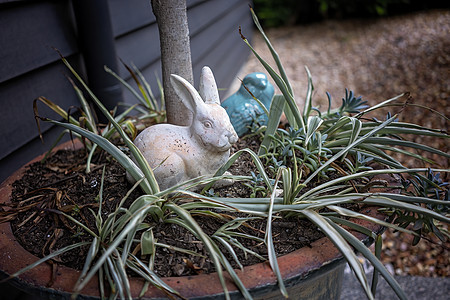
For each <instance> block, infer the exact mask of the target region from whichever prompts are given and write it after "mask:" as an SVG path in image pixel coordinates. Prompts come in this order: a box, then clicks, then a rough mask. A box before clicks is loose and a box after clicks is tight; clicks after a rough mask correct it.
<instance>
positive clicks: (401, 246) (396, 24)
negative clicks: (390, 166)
mask: <svg viewBox="0 0 450 300" xmlns="http://www.w3.org/2000/svg"><path fill="white" fill-rule="evenodd" d="M243 34H244V35H245V34H246V32H245V28H243ZM266 34H267V35H268V37H269V39H270V40H271V42H272V45H273V46H274V47H275V49H276V51H277V52H278V54H279V56H280V58H281V61H282V63H283V65H284V67H285V69H286V72H287V75H288V77H289V79H290V82H291V84H292V86H293V88H294V94H295V95H296V101H297V103H298V104H299V106H300V107H302V105H303V99H304V95H305V94H306V87H307V77H306V72H305V69H304V66H307V67H308V68H309V70H310V71H311V74H312V78H313V83H314V87H315V92H314V93H315V94H314V98H313V99H314V101H315V102H314V105H315V106H322V109H326V107H327V101H326V95H325V92H326V91H328V92H329V93H330V94H331V96H332V98H333V99H334V106H339V105H340V103H341V98H342V97H343V95H344V89H345V88H348V89H350V90H353V91H354V92H355V94H356V95H357V96H359V95H362V96H363V99H366V100H368V101H369V104H370V105H374V104H376V103H379V102H381V101H383V100H386V99H389V98H392V97H393V96H396V95H399V94H401V93H404V92H410V94H411V96H412V98H413V103H414V104H415V105H426V106H427V107H430V108H431V109H434V110H436V111H438V112H440V113H441V114H443V115H445V116H447V118H448V117H449V116H450V106H449V105H448V103H449V95H450V81H449V79H450V76H449V73H450V10H440V11H428V12H420V13H415V14H409V15H403V16H396V17H391V18H383V19H373V20H346V21H335V20H331V21H326V22H322V23H317V24H311V25H303V26H293V27H283V28H275V29H269V30H267V31H266ZM252 45H253V46H254V48H255V49H256V51H257V52H258V53H259V54H260V55H261V56H262V57H263V58H264V59H266V60H267V61H268V62H269V63H270V64H271V65H273V66H275V64H274V63H273V60H271V59H270V53H269V51H268V49H267V48H266V46H265V44H264V43H263V40H262V38H261V37H260V35H259V34H258V33H255V34H254V38H253V39H252ZM256 71H260V72H265V70H264V69H263V67H262V66H261V65H260V63H259V62H258V61H257V60H256V58H255V57H254V56H253V55H251V56H250V57H249V60H248V62H247V64H246V65H244V66H243V68H242V70H241V72H240V75H239V76H238V77H239V78H243V77H244V76H245V75H246V74H248V73H251V72H256ZM238 85H239V82H238V81H236V82H235V84H234V86H232V88H231V89H230V90H231V91H234V90H235V89H236V88H237V86H238ZM391 110H392V112H395V111H397V110H398V108H392V109H391ZM383 117H384V116H379V118H383ZM400 120H405V121H408V120H409V121H414V122H418V123H419V124H421V125H424V126H427V127H432V128H439V129H442V130H445V131H447V132H448V129H449V128H448V125H449V122H448V121H447V120H445V118H442V117H440V116H439V115H437V114H435V113H433V112H431V111H429V110H427V109H423V108H418V107H407V108H406V109H405V110H404V111H403V113H402V114H401V115H400ZM415 141H416V142H421V143H426V144H427V145H432V146H434V147H436V148H438V149H441V150H442V151H446V152H448V151H449V148H448V146H449V145H448V142H447V141H442V140H436V139H430V140H426V139H423V138H420V139H415ZM399 159H401V157H400V158H399ZM410 161H411V160H403V163H404V164H406V165H409V164H410ZM438 162H439V164H440V165H441V166H442V167H445V168H448V167H449V161H448V160H445V159H444V160H442V159H440V160H438ZM415 164H416V166H417V162H416V163H415ZM447 180H448V179H447ZM384 241H385V242H384V248H385V251H384V252H385V255H384V256H383V258H382V259H383V261H384V263H385V264H387V265H388V268H389V269H390V270H391V271H392V273H395V274H397V275H419V276H426V277H435V276H443V277H446V276H449V275H450V264H449V262H450V259H449V257H450V256H449V251H448V249H449V248H450V243H446V245H444V246H442V245H440V244H439V243H437V244H433V243H425V242H423V241H421V242H420V243H419V244H418V245H417V246H415V247H412V246H411V243H410V242H411V237H409V236H406V235H401V236H399V235H398V233H392V232H387V233H386V234H385V235H384Z"/></svg>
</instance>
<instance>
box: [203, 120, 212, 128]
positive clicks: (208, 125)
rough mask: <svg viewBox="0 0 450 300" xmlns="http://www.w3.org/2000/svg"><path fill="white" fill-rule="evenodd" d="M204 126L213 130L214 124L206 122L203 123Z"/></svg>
mask: <svg viewBox="0 0 450 300" xmlns="http://www.w3.org/2000/svg"><path fill="white" fill-rule="evenodd" d="M203 126H205V128H212V123H211V122H210V121H205V122H203Z"/></svg>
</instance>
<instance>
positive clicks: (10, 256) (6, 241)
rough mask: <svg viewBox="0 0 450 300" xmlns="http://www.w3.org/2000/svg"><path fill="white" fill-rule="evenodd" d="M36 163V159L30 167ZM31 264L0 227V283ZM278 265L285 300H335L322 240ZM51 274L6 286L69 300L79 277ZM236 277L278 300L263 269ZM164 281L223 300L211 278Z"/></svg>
mask: <svg viewBox="0 0 450 300" xmlns="http://www.w3.org/2000/svg"><path fill="white" fill-rule="evenodd" d="M69 147H71V144H70V143H66V144H63V145H62V146H60V147H58V148H59V149H61V148H69ZM41 158H42V156H40V157H38V158H36V159H35V160H33V161H32V162H35V161H37V160H39V159H41ZM32 162H30V163H32ZM24 171H25V167H22V168H21V169H19V170H18V171H16V172H15V173H14V174H13V175H11V176H10V177H9V178H8V179H7V180H6V181H5V182H3V183H2V184H1V185H0V203H9V202H10V196H11V190H12V183H13V182H14V181H15V180H17V179H18V178H20V177H21V176H22V174H23V173H24ZM364 212H365V213H369V214H371V215H372V216H376V217H380V218H381V217H382V215H381V214H379V213H378V212H377V210H376V209H375V208H365V209H364ZM359 223H360V224H364V225H365V226H369V228H371V229H372V230H374V231H380V230H382V228H381V227H380V226H376V225H373V224H370V225H368V224H367V223H366V222H363V221H359ZM355 236H357V237H358V238H360V239H364V238H365V236H363V235H362V234H359V233H355ZM37 259H38V258H37V257H35V256H34V255H32V254H30V253H29V252H27V251H26V250H25V249H23V248H22V246H21V245H20V244H19V243H18V242H17V241H16V239H15V237H14V235H13V233H12V231H11V227H10V224H9V223H3V224H0V274H1V275H2V277H5V276H7V275H9V274H13V273H14V272H16V271H18V270H20V269H22V268H24V267H26V266H28V265H30V264H31V263H33V262H34V261H36V260H37ZM278 263H279V267H280V270H281V273H282V276H283V278H284V279H285V283H286V285H287V287H288V291H289V295H290V298H291V299H339V296H340V290H341V285H342V277H343V269H344V266H345V261H344V259H343V258H342V256H341V254H340V253H339V251H338V250H337V249H336V248H335V247H334V246H333V244H332V242H331V241H330V240H329V239H328V238H322V239H319V240H317V241H316V242H314V243H312V245H311V247H304V248H302V249H299V250H297V251H295V252H292V253H290V254H288V255H285V256H282V257H280V258H279V259H278ZM51 274H52V273H51V266H50V265H49V264H47V263H44V264H41V265H39V266H37V267H35V268H33V269H31V270H30V271H28V272H26V273H24V274H22V275H21V276H19V277H18V278H15V279H12V280H10V281H9V282H10V283H11V284H12V285H14V286H16V287H18V288H19V289H21V290H23V291H25V292H27V293H30V294H33V295H37V296H39V297H40V298H39V299H45V298H49V299H69V298H70V295H71V292H72V290H73V287H74V284H75V282H76V280H77V279H78V276H79V271H77V270H74V269H70V268H67V267H64V266H58V268H57V271H56V274H54V278H53V283H52V284H51V286H48V285H49V282H51V279H52V278H51ZM238 275H239V276H240V278H241V280H242V281H243V283H244V285H245V286H246V287H247V288H248V289H249V290H250V291H251V293H252V295H253V296H254V297H255V298H256V299H275V298H282V297H281V294H280V292H279V290H278V286H277V283H276V278H275V276H274V275H273V272H272V271H271V269H270V266H269V264H268V263H260V264H256V265H253V266H248V267H245V268H244V271H243V272H241V271H238ZM164 281H165V282H167V283H168V284H169V285H170V286H171V287H173V288H174V289H175V290H177V291H179V292H180V294H181V295H183V296H184V297H186V298H194V299H196V298H204V297H208V298H209V297H211V296H215V297H216V298H218V299H221V298H223V293H222V286H221V285H220V282H219V279H218V277H217V275H216V274H210V275H207V274H203V275H197V276H188V277H172V278H165V279H164ZM97 283H98V280H97V278H94V279H93V280H91V282H89V284H88V285H87V286H86V288H85V289H84V290H83V291H82V295H81V296H80V298H79V299H94V298H97V297H98V296H99V292H98V288H97V287H98V284H97ZM142 285H143V281H142V280H140V279H133V280H132V281H131V288H132V291H133V296H134V297H137V296H138V294H139V293H140V291H141V288H142ZM228 288H229V290H230V292H231V295H232V298H233V299H237V298H240V297H241V296H240V293H239V292H238V291H237V289H236V287H235V286H234V284H233V283H232V281H231V279H230V280H228ZM165 297H166V295H165V294H164V293H163V292H161V291H160V290H158V289H156V288H154V287H150V288H149V290H148V292H147V293H146V294H145V298H146V299H148V298H165Z"/></svg>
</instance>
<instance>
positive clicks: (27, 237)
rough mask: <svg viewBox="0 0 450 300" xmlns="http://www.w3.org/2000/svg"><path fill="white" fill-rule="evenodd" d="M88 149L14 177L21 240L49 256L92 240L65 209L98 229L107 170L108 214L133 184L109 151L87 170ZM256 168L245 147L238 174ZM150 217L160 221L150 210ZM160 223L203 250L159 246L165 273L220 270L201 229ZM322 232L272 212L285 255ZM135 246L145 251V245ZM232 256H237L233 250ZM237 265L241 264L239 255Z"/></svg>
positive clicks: (164, 234) (61, 259)
mask: <svg viewBox="0 0 450 300" xmlns="http://www.w3.org/2000/svg"><path fill="white" fill-rule="evenodd" d="M243 143H244V144H245V145H244V144H242V143H241V144H240V145H238V146H237V147H243V146H246V147H250V148H251V147H255V145H252V143H253V144H254V141H252V140H251V139H250V140H247V141H245V142H243ZM235 150H236V149H235ZM86 157H87V154H86V151H85V150H83V149H81V150H59V151H57V152H56V153H54V154H53V155H51V156H50V157H49V158H48V159H47V160H46V161H45V163H40V162H37V163H34V164H31V165H30V166H29V167H28V168H27V170H26V172H25V174H24V176H23V177H22V178H21V179H20V180H18V181H16V182H15V183H14V184H13V199H12V205H11V206H10V207H8V209H7V210H8V211H9V213H10V216H12V215H11V212H15V213H17V214H15V215H14V218H13V220H12V221H11V226H12V229H13V232H14V235H15V236H16V237H17V239H18V241H19V242H20V244H21V245H22V246H23V247H24V248H25V249H27V250H28V251H29V252H31V253H33V254H34V255H36V256H38V257H43V256H45V255H48V254H49V253H52V252H54V251H56V250H57V249H61V248H63V247H65V246H68V245H73V244H75V243H78V242H81V241H91V240H92V237H91V236H90V235H89V234H87V233H86V231H84V230H83V229H82V228H81V227H80V226H79V225H76V224H75V223H74V222H73V221H71V220H70V219H69V218H67V217H66V216H65V215H63V214H61V212H64V213H65V214H67V215H70V216H72V217H73V218H75V219H77V220H79V221H80V222H81V223H83V224H85V225H86V226H87V227H89V228H90V229H91V230H93V231H94V232H97V229H96V220H95V216H94V214H97V211H98V208H99V199H100V198H99V192H100V186H101V181H102V173H103V172H104V183H103V195H102V209H101V213H102V217H103V220H105V219H106V218H107V216H108V215H109V214H110V213H112V212H113V211H114V210H115V209H116V207H117V206H118V204H119V202H120V201H121V200H122V199H123V198H124V197H125V195H126V194H127V193H128V192H129V190H130V188H131V187H132V185H131V184H130V183H128V182H127V180H126V175H125V170H124V169H123V168H122V167H121V166H120V165H119V164H118V163H117V162H116V161H115V160H114V159H113V158H112V157H110V156H109V155H107V154H106V153H105V152H103V151H102V152H99V154H97V155H96V156H95V157H94V159H93V164H92V165H91V168H92V171H91V172H90V173H86V172H85V168H86ZM250 171H254V172H255V173H256V172H257V171H256V170H255V167H254V165H253V162H252V161H251V159H250V157H249V156H248V155H242V156H241V157H240V158H239V160H238V161H236V163H235V164H234V165H233V166H232V168H231V172H232V173H233V174H249V173H250ZM214 193H216V194H217V193H222V194H221V195H222V196H226V197H246V196H248V195H249V193H251V189H250V188H248V187H247V186H245V185H243V184H240V183H239V184H235V185H234V186H232V187H230V188H226V189H224V190H222V191H220V190H216V191H214ZM140 194H141V192H140V190H139V189H136V190H134V191H133V192H132V193H131V194H130V195H129V197H128V198H127V200H126V201H125V203H124V207H128V206H129V205H130V204H131V203H132V201H133V200H134V199H136V198H137V197H138V196H139V195H140ZM225 215H226V214H225ZM238 216H241V215H239V214H234V215H233V214H232V215H230V216H229V217H228V218H232V217H238ZM196 220H197V221H198V223H199V224H200V226H201V227H202V229H203V230H204V231H205V232H206V233H208V234H212V233H213V232H215V231H216V230H217V229H218V228H219V227H220V226H221V225H223V224H224V221H221V220H217V219H214V218H211V217H204V216H200V215H199V216H196ZM146 221H148V222H149V223H150V222H154V221H153V220H151V219H150V218H148V219H146ZM153 225H154V226H155V227H154V230H153V233H154V237H155V239H156V240H157V242H158V243H162V244H168V245H172V246H174V247H178V248H183V249H187V250H191V251H195V252H197V253H198V254H200V255H201V256H193V255H188V254H185V253H182V252H178V251H175V250H173V249H169V248H163V247H157V252H156V259H155V267H154V270H155V272H156V273H157V274H159V275H160V276H162V277H164V276H179V275H180V276H181V275H193V274H199V273H205V272H213V271H214V266H213V265H212V263H211V262H210V260H209V259H208V255H207V252H206V249H205V248H204V246H203V244H202V243H201V242H200V241H199V240H198V239H197V238H196V237H195V236H194V235H192V234H191V233H190V232H188V231H187V230H186V229H184V228H182V227H181V226H177V225H174V224H164V223H154V224H153ZM265 228H266V220H265V219H260V220H252V221H251V222H248V224H247V226H242V231H243V232H245V233H248V234H251V235H253V236H257V237H259V238H261V239H264V233H265ZM321 237H323V234H322V233H321V232H320V231H318V230H317V228H316V227H315V226H314V225H312V224H311V223H310V222H308V221H306V220H302V219H297V218H290V219H283V220H281V219H276V218H275V219H274V220H273V239H274V245H275V250H276V253H277V254H278V255H284V254H287V253H290V252H292V251H294V250H296V249H299V248H301V247H305V246H306V247H308V246H309V245H310V243H311V242H312V241H315V240H317V239H319V238H321ZM239 242H240V243H242V244H243V245H244V246H245V247H247V248H248V249H250V250H251V251H254V252H256V253H258V254H259V255H261V256H262V257H264V258H266V259H267V250H266V246H265V245H264V243H262V242H260V241H255V240H250V239H242V238H240V239H239ZM135 246H136V245H135ZM88 249H89V245H88V246H85V247H84V248H76V249H75V250H72V251H69V252H66V253H64V254H62V255H59V256H57V257H56V258H54V259H53V260H52V263H54V264H63V265H66V266H69V267H72V268H75V269H81V268H82V267H83V264H84V261H85V258H86V255H87V252H88ZM132 250H133V252H134V253H135V254H138V255H140V252H139V248H135V249H132ZM235 251H236V254H237V255H238V258H239V261H240V262H241V263H242V264H243V265H244V266H246V265H251V264H255V263H258V262H261V260H260V259H259V258H256V257H255V256H253V255H246V253H244V252H243V251H242V250H240V249H235ZM225 253H227V252H226V251H225ZM229 260H230V262H233V259H232V257H231V256H229ZM233 263H234V262H233ZM234 266H237V265H236V264H235V263H234Z"/></svg>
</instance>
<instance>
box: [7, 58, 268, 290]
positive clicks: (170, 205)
mask: <svg viewBox="0 0 450 300" xmlns="http://www.w3.org/2000/svg"><path fill="white" fill-rule="evenodd" d="M61 59H62V61H63V63H64V64H65V65H66V66H67V68H68V69H69V70H70V71H71V72H72V74H73V75H74V76H75V78H76V79H77V80H78V82H79V83H80V84H81V86H82V87H83V88H84V90H85V91H86V92H87V94H88V95H89V96H90V98H91V99H92V101H93V103H94V104H95V105H96V106H97V107H98V109H99V110H100V111H101V112H102V113H103V114H104V116H105V117H106V118H107V120H108V121H109V124H110V127H111V128H114V131H115V132H116V133H117V134H118V135H119V136H120V138H121V139H122V141H123V142H124V143H125V145H126V147H127V148H128V149H129V151H130V152H131V154H132V155H133V156H134V157H135V161H133V160H132V159H131V158H130V157H129V156H128V155H127V154H125V153H124V152H123V147H119V146H117V145H115V144H114V143H112V142H111V141H110V140H109V139H108V138H110V137H111V135H110V134H105V133H100V132H99V131H98V130H97V129H96V127H95V126H91V127H89V126H87V128H83V126H82V124H81V123H80V122H79V121H77V120H75V119H74V118H72V117H71V116H70V115H68V114H65V113H64V112H63V110H62V109H60V108H59V107H57V106H56V105H54V104H53V103H51V102H50V101H47V100H46V99H44V98H42V99H41V101H44V103H46V104H47V105H49V106H50V107H52V108H53V109H54V110H55V111H57V112H58V113H60V114H61V115H62V116H64V117H65V118H68V120H69V122H61V121H56V120H51V119H48V118H44V117H41V116H38V115H37V110H36V111H35V112H36V118H37V119H40V120H42V121H46V122H50V123H52V124H56V125H59V126H61V127H63V128H65V129H67V130H69V131H70V132H73V133H74V134H77V135H78V136H80V137H84V138H86V139H88V140H89V141H90V142H91V145H92V147H91V150H92V149H93V148H94V146H98V147H100V148H102V149H103V150H104V151H106V152H108V153H109V154H110V155H111V156H112V157H114V159H116V160H117V161H118V162H119V163H120V164H121V165H122V166H123V167H124V168H125V169H126V170H127V172H128V173H129V174H130V175H131V176H132V177H133V178H134V179H135V180H136V184H135V186H134V187H133V188H132V190H133V189H135V188H136V187H137V186H139V187H140V188H141V190H142V191H143V195H142V196H140V197H138V198H137V199H135V200H134V201H133V202H132V204H131V206H130V207H128V208H126V207H123V202H124V201H125V199H126V198H124V199H123V200H122V201H121V203H120V205H118V207H117V210H116V212H114V213H112V214H110V215H109V216H108V217H107V218H106V219H103V217H102V213H101V202H102V191H103V190H102V189H100V194H99V197H98V198H99V203H100V206H99V209H98V212H97V213H94V212H92V213H93V214H94V216H95V218H96V224H97V233H96V232H95V231H93V230H92V229H89V228H87V227H86V226H85V225H83V224H82V223H81V222H80V221H77V220H75V219H74V218H73V217H71V216H69V215H67V214H64V213H63V212H59V214H61V215H64V216H65V217H66V218H68V219H69V220H71V221H72V222H74V223H76V225H77V226H78V227H79V228H81V229H82V230H84V231H85V232H86V233H87V234H89V235H90V236H91V237H92V242H91V243H90V250H89V255H88V256H87V258H86V261H85V265H84V268H83V270H82V272H81V274H80V277H79V280H78V282H77V283H76V286H75V287H74V294H73V298H76V297H77V295H78V293H79V292H80V291H81V290H82V289H83V287H84V286H85V285H86V284H87V283H88V282H89V280H90V279H91V278H92V277H93V276H94V275H96V274H98V275H99V279H100V281H99V284H100V286H99V289H100V292H101V294H102V297H104V296H106V292H105V290H106V289H105V286H106V284H107V283H108V284H109V287H110V289H111V293H112V297H117V296H120V297H122V298H127V299H131V297H132V296H131V292H130V288H129V286H130V285H129V278H128V276H127V273H126V270H132V271H134V273H136V274H138V275H139V276H141V277H143V278H144V279H145V280H146V281H147V282H148V283H149V284H153V285H155V286H157V287H158V288H160V289H162V290H164V291H166V292H167V294H168V295H177V296H180V297H182V295H179V294H178V293H177V292H176V291H174V290H173V289H172V288H170V287H169V286H167V285H166V284H164V282H163V281H162V280H161V279H160V278H159V277H158V276H157V275H156V274H155V272H154V271H153V265H154V260H155V256H154V253H155V249H156V248H158V247H166V248H172V249H176V250H177V251H182V252H185V253H189V254H191V255H198V254H196V253H193V252H192V251H189V250H186V249H179V248H174V247H173V246H171V245H165V244H161V243H157V242H156V241H155V239H154V238H153V233H154V230H155V229H154V225H152V222H153V223H154V222H156V223H160V222H163V223H168V224H175V225H177V226H181V227H183V228H185V229H187V230H188V231H189V232H191V233H192V234H193V235H194V236H195V237H196V238H197V239H198V240H200V241H201V242H202V243H203V245H204V247H205V248H206V250H207V252H208V255H209V258H210V260H211V261H212V262H213V264H214V266H215V270H216V272H217V274H218V276H219V279H220V282H221V284H222V286H223V289H224V293H225V296H226V298H227V299H229V293H228V289H227V287H226V284H225V277H224V270H226V271H227V272H228V274H229V275H230V276H231V278H232V279H233V280H234V282H235V284H236V286H237V287H238V288H239V290H240V291H241V292H242V294H243V296H244V297H245V298H247V299H250V298H251V296H250V294H249V292H248V291H247V290H246V289H245V287H244V286H243V284H242V282H241V280H240V279H239V277H238V276H237V274H236V272H235V271H234V269H233V267H232V264H231V263H230V262H229V261H228V259H227V258H226V256H225V254H224V253H223V252H222V250H220V249H221V247H223V248H224V249H226V251H228V252H229V253H230V255H231V257H232V258H233V259H234V260H235V262H236V264H237V265H238V266H240V267H242V265H241V263H240V262H239V260H238V259H237V256H236V254H235V252H234V251H235V250H233V247H234V248H238V249H241V250H243V251H244V252H245V253H246V254H251V255H255V256H257V257H259V258H261V256H259V255H258V254H257V253H254V252H253V251H251V250H249V249H247V248H245V247H244V246H243V245H242V244H241V243H240V242H239V241H237V239H236V237H240V238H250V239H256V240H259V239H258V238H256V237H253V236H251V235H245V234H242V233H240V232H239V228H240V226H242V224H243V223H244V222H245V221H246V220H248V219H245V220H240V219H232V220H231V221H230V220H226V222H225V224H224V225H223V226H222V227H221V228H219V229H218V230H217V231H216V232H215V233H214V234H213V235H211V236H209V235H207V234H206V233H205V232H204V231H203V230H202V228H201V226H200V225H199V224H198V222H197V221H196V220H195V216H197V215H204V216H209V217H212V218H220V214H217V213H214V212H213V211H211V209H218V208H220V209H221V210H228V211H229V210H233V211H234V210H235V209H234V208H232V207H231V206H228V205H226V204H221V203H218V202H217V201H215V200H213V199H211V198H207V197H203V196H201V195H200V194H197V193H194V192H189V191H188V190H190V189H193V188H195V187H196V186H198V185H200V186H201V185H206V186H208V185H211V184H213V183H214V181H216V180H219V179H222V178H226V176H217V177H214V178H210V179H204V178H195V179H193V180H190V181H188V182H184V183H182V184H180V185H177V186H173V187H170V188H169V189H167V190H164V191H161V190H160V189H159V186H158V183H157V181H156V180H155V177H154V175H153V171H152V169H151V168H150V167H149V165H148V163H147V161H146V160H145V159H144V158H143V156H142V154H141V152H140V151H139V150H138V149H137V148H136V146H135V145H134V144H133V142H132V139H131V138H130V137H129V136H128V134H127V132H126V131H125V130H124V128H123V126H121V124H119V122H118V120H117V119H116V118H114V117H113V115H111V114H110V112H109V111H108V110H107V109H106V108H105V107H104V106H103V104H102V103H101V101H100V100H99V99H98V98H97V97H96V96H95V95H94V93H93V92H92V91H91V90H90V89H89V88H88V87H87V85H86V84H85V82H84V81H83V80H82V79H81V78H80V76H79V75H78V74H77V72H76V71H75V70H74V69H73V68H72V66H71V65H70V64H69V63H68V61H67V60H66V59H65V58H64V57H61ZM76 90H77V91H79V90H78V89H76ZM82 99H84V98H82ZM85 115H87V114H83V117H84V116H85ZM119 121H120V120H119ZM111 130H112V129H111ZM106 132H110V131H109V130H107V131H106ZM235 178H236V179H238V180H242V179H249V178H250V176H244V177H235ZM101 186H102V188H103V179H102V184H101ZM130 193H131V190H130ZM180 195H184V196H183V197H179V196H180ZM250 219H251V218H250ZM149 220H150V221H149ZM138 234H140V237H139V235H138ZM259 241H260V240H259ZM85 245H86V243H85V242H83V243H78V244H75V245H71V246H68V247H66V248H64V249H60V250H58V251H56V252H55V253H52V254H51V255H49V256H47V257H44V258H42V259H40V260H38V261H37V262H36V263H34V264H33V265H30V266H28V267H27V268H25V269H23V270H20V271H19V272H17V273H16V274H13V275H12V276H11V277H14V276H17V275H19V274H21V273H23V272H25V271H27V270H28V269H30V268H33V267H34V266H36V265H38V264H40V263H42V262H44V261H46V260H48V259H51V258H52V257H54V256H55V255H59V254H61V253H64V252H66V251H69V250H72V249H74V248H77V247H81V246H85ZM136 247H138V248H140V249H141V253H142V255H147V256H149V257H150V258H149V259H148V260H146V261H144V260H143V259H142V258H138V257H137V256H136V255H134V254H133V251H132V249H135V248H136Z"/></svg>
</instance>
